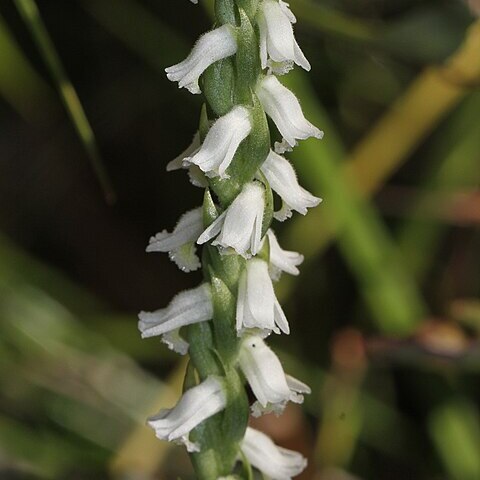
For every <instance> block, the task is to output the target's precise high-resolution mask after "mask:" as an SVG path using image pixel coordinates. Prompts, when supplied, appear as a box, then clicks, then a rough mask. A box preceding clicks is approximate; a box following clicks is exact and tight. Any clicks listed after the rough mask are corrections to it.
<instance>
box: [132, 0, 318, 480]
mask: <svg viewBox="0 0 480 480" xmlns="http://www.w3.org/2000/svg"><path fill="white" fill-rule="evenodd" d="M192 2H193V3H197V1H196V0H192ZM215 14H216V28H215V29H213V30H212V31H210V32H208V33H206V34H204V35H202V36H201V37H200V38H199V40H198V41H197V43H196V44H195V46H194V47H193V50H192V52H191V53H190V55H189V56H188V57H187V58H186V59H185V60H184V61H183V62H181V63H179V64H177V65H174V66H172V67H169V68H167V69H166V72H167V76H168V78H169V79H170V80H172V81H175V82H178V85H179V87H180V88H182V87H185V88H187V89H188V90H189V91H190V92H191V93H193V94H199V93H203V95H204V96H205V99H206V104H205V105H204V107H203V109H202V113H201V119H200V126H199V130H198V132H197V133H196V134H195V136H194V137H193V141H192V144H191V145H190V146H189V147H188V148H187V149H186V150H185V151H184V152H183V153H182V154H181V155H180V156H179V157H177V158H176V159H174V160H172V161H171V162H170V163H169V164H168V165H167V170H168V171H171V170H178V169H185V170H187V171H188V175H189V178H190V181H191V183H192V184H193V185H195V186H197V187H200V188H204V189H205V195H204V203H203V206H201V207H198V208H195V209H193V210H190V211H188V212H187V213H185V214H183V215H182V216H181V217H180V219H179V220H178V223H177V225H176V227H175V228H174V229H173V231H172V232H167V231H162V232H160V233H158V234H157V235H156V236H154V237H152V238H151V239H150V243H149V245H148V247H147V251H148V252H165V253H168V254H169V256H170V258H171V260H173V261H174V262H175V263H176V264H177V265H178V267H179V268H180V269H181V270H183V271H185V272H190V271H194V270H197V269H199V268H202V270H203V274H204V280H203V282H202V283H201V284H200V285H199V286H197V287H196V288H193V289H190V290H187V291H184V292H181V293H179V294H177V295H176V296H175V297H174V298H173V299H172V301H171V302H170V304H169V305H168V306H167V307H166V308H163V309H160V310H157V311H155V312H141V313H140V315H139V318H140V321H139V329H140V331H141V333H142V337H143V338H146V337H153V336H160V337H161V339H162V341H163V342H165V343H166V344H167V345H168V347H169V348H171V349H172V350H174V351H176V352H178V353H180V354H182V355H185V354H187V353H188V354H189V357H190V359H189V365H188V368H187V372H186V376H185V382H184V393H183V396H182V397H181V399H180V400H179V401H178V403H177V404H176V405H175V406H174V407H173V408H171V409H164V410H161V411H160V412H159V413H158V414H157V415H155V416H153V417H151V418H149V420H148V424H149V425H150V426H151V427H152V428H153V429H154V430H155V433H156V436H157V437H158V438H160V439H162V440H168V441H173V442H177V443H182V444H184V445H185V446H186V448H187V450H188V452H190V453H191V458H192V462H193V465H194V467H195V470H196V473H197V476H198V478H200V479H202V480H204V479H206V480H217V479H220V478H240V477H239V476H238V474H237V476H235V475H234V474H233V472H234V468H235V464H236V462H237V461H239V460H240V461H242V462H243V463H244V465H245V466H246V468H247V471H249V469H250V468H251V466H253V467H255V468H257V469H259V470H260V471H262V472H263V473H264V474H265V475H267V476H268V477H271V478H272V479H278V480H287V479H290V478H292V477H294V476H296V475H298V474H299V473H300V472H301V471H302V470H303V469H304V468H305V466H306V460H305V458H304V457H303V456H302V455H301V454H299V453H296V452H293V451H291V450H287V449H284V448H281V447H279V446H277V445H275V444H274V443H273V442H272V440H270V439H269V438H268V436H266V435H265V434H263V433H261V432H259V431H256V430H254V429H252V428H250V427H248V418H249V414H250V413H251V414H252V415H253V416H260V415H262V414H265V413H270V412H274V413H276V414H281V413H282V411H283V409H284V408H285V406H286V404H287V403H288V402H289V401H291V402H295V403H301V402H303V395H304V394H307V393H310V389H309V387H308V386H307V385H305V384H304V383H302V382H301V381H299V380H297V379H295V378H293V377H291V376H289V375H287V374H286V373H285V372H284V370H283V367H282V364H281V363H280V360H279V359H278V357H277V356H276V355H275V353H274V352H273V351H272V350H271V349H270V348H269V347H268V346H267V344H266V343H265V339H266V338H267V337H268V336H269V335H270V334H271V333H272V332H274V333H277V334H280V333H286V334H288V333H289V332H290V327H289V324H288V321H287V318H286V316H285V314H284V312H283V310H282V307H281V306H280V304H279V302H278V300H277V297H276V295H275V291H274V287H273V282H274V281H276V280H278V279H279V278H280V276H281V274H282V273H283V272H285V273H289V274H291V275H298V273H299V271H298V268H297V267H298V265H300V264H301V263H302V261H303V257H302V255H300V254H299V253H297V252H292V251H286V250H283V249H282V248H281V247H280V245H279V243H278V240H277V238H276V236H275V233H274V232H273V230H272V229H271V228H270V226H271V223H272V220H273V219H276V220H278V221H284V220H285V219H287V218H289V217H290V216H291V215H292V211H296V212H299V213H301V214H302V215H305V214H306V213H307V209H308V208H311V207H314V206H316V205H318V204H319V203H320V199H319V198H317V197H315V196H313V195H312V194H311V193H309V192H308V191H306V190H305V189H304V188H302V187H301V186H300V185H299V183H298V181H297V177H296V175H295V171H294V169H293V167H292V165H291V164H290V163H289V161H288V160H287V159H286V158H285V157H284V156H282V154H284V153H285V152H288V151H291V150H292V149H293V148H294V147H295V146H296V145H297V141H298V140H304V139H307V138H309V137H316V138H321V137H322V135H323V134H322V132H321V131H320V130H319V129H317V128H316V127H315V126H314V125H312V124H311V123H310V122H308V121H307V120H306V119H305V117H304V115H303V113H302V109H301V107H300V104H299V102H298V100H297V98H296V97H295V95H294V94H293V93H292V92H291V91H290V90H288V89H287V88H286V87H285V86H284V85H282V83H281V82H280V81H279V80H278V78H277V75H282V74H285V73H287V72H288V71H289V70H291V69H292V68H293V66H294V65H295V64H296V65H299V66H300V67H302V68H304V69H305V70H309V69H310V64H309V63H308V61H307V59H306V58H305V56H304V54H303V53H302V51H301V49H300V47H299V46H298V44H297V42H296V40H295V37H294V33H293V27H292V24H294V23H295V22H296V19H295V16H294V15H293V13H292V12H291V10H290V9H289V6H288V4H287V3H285V2H283V1H282V0H216V2H215ZM267 116H268V117H270V118H271V120H272V121H273V123H274V124H275V126H276V129H277V130H278V133H279V134H280V137H281V140H280V141H278V142H275V144H274V146H273V148H272V146H271V139H270V130H269V126H268V122H267ZM273 193H275V194H276V195H278V197H279V198H280V200H281V207H280V208H279V210H278V211H274V204H273ZM200 245H202V246H203V247H202V255H201V259H200V258H199V255H198V252H197V249H198V248H199V246H200ZM245 383H248V385H249V387H250V389H251V391H252V392H253V395H254V396H255V398H256V400H255V401H254V403H253V405H251V406H250V405H249V401H248V396H247V392H246V389H245Z"/></svg>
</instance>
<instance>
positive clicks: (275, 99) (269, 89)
mask: <svg viewBox="0 0 480 480" xmlns="http://www.w3.org/2000/svg"><path fill="white" fill-rule="evenodd" d="M256 93H257V95H258V98H259V100H260V103H261V104H262V106H263V108H264V110H265V112H266V113H267V114H268V116H269V117H271V119H272V120H273V121H274V123H275V125H276V126H277V128H278V130H279V132H280V134H281V135H282V137H283V138H284V140H285V142H287V144H288V145H289V146H290V148H293V147H295V145H296V141H297V140H306V139H307V138H309V137H315V138H318V139H321V138H322V137H323V132H322V131H321V130H319V129H318V128H317V127H315V125H312V124H311V123H310V122H309V121H308V120H307V119H306V118H305V116H304V115H303V112H302V108H301V106H300V103H299V102H298V99H297V97H296V96H295V95H294V94H293V93H292V92H291V91H290V90H289V89H288V88H286V87H285V86H284V85H282V84H281V83H280V82H279V80H278V79H277V77H275V75H265V76H264V77H263V78H262V79H261V80H260V81H259V83H258V84H257V87H256ZM281 145H282V144H281ZM285 149H286V148H284V150H283V151H285Z"/></svg>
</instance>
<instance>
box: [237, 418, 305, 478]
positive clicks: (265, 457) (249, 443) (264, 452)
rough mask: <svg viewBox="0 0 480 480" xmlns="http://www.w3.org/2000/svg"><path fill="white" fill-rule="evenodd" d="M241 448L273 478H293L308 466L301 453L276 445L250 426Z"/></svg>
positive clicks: (252, 461)
mask: <svg viewBox="0 0 480 480" xmlns="http://www.w3.org/2000/svg"><path fill="white" fill-rule="evenodd" d="M240 448H241V450H242V452H243V454H244V455H245V457H247V460H248V461H249V462H250V463H251V464H252V465H253V466H254V467H255V468H258V470H260V471H261V472H263V473H264V474H265V475H267V476H268V477H269V478H271V479H272V480H291V479H292V478H293V477H295V476H297V475H298V474H300V473H301V472H302V471H303V470H304V469H305V467H306V466H307V460H306V458H304V457H303V456H302V455H301V454H300V453H298V452H294V451H293V450H288V449H286V448H282V447H279V446H277V445H275V444H274V443H273V441H272V440H271V439H270V438H269V437H268V436H267V435H265V434H264V433H262V432H259V431H258V430H254V429H253V428H250V427H248V428H247V431H246V432H245V437H244V439H243V440H242V443H241V446H240Z"/></svg>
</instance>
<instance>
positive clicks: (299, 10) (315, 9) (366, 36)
mask: <svg viewBox="0 0 480 480" xmlns="http://www.w3.org/2000/svg"><path fill="white" fill-rule="evenodd" d="M289 3H290V6H291V7H292V10H293V12H294V13H295V15H296V17H297V18H298V19H299V20H300V21H301V22H302V23H303V24H304V25H308V26H310V27H313V28H316V29H318V30H320V31H321V32H324V33H328V34H331V35H335V36H340V37H343V38H348V39H350V40H353V41H356V42H373V41H374V40H376V39H378V33H379V32H378V30H377V29H376V28H375V27H374V26H373V25H370V24H368V23H367V22H364V21H361V20H357V19H356V18H354V17H349V16H347V15H345V14H342V13H340V12H338V11H337V10H334V9H333V8H329V7H326V6H324V5H322V4H321V3H320V2H314V1H312V0H290V2H289Z"/></svg>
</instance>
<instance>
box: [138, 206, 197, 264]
mask: <svg viewBox="0 0 480 480" xmlns="http://www.w3.org/2000/svg"><path fill="white" fill-rule="evenodd" d="M202 231H203V220H202V209H201V208H195V209H194V210H190V211H189V212H186V213H184V214H183V215H182V216H181V217H180V219H179V221H178V223H177V225H176V227H175V228H174V229H173V232H172V233H168V232H167V231H166V230H163V231H162V232H160V233H157V234H156V235H155V236H154V237H151V238H150V242H149V244H148V247H147V252H168V255H169V257H170V260H172V261H173V262H175V263H176V264H177V266H178V268H180V270H183V271H184V272H191V271H193V270H197V269H198V268H200V266H201V264H200V260H199V258H198V256H197V254H196V247H195V242H196V241H197V239H198V237H199V236H200V234H201V233H202Z"/></svg>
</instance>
